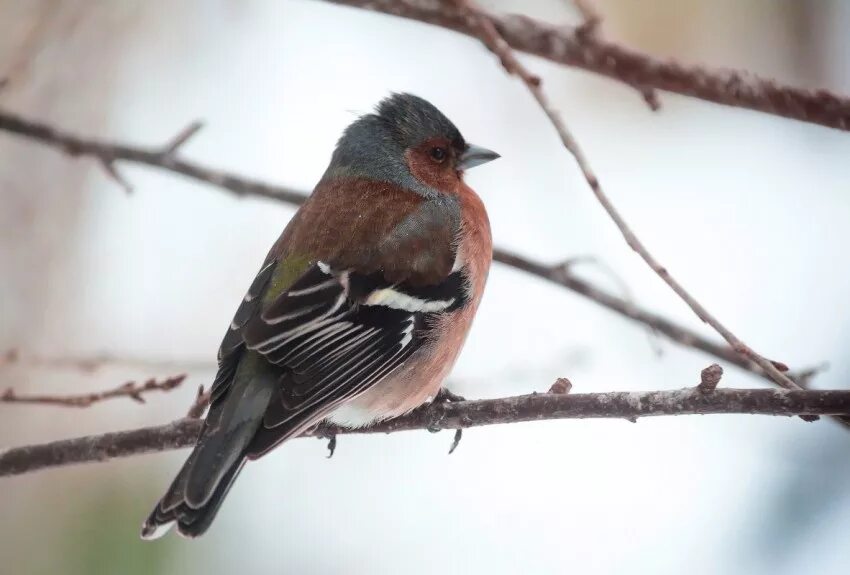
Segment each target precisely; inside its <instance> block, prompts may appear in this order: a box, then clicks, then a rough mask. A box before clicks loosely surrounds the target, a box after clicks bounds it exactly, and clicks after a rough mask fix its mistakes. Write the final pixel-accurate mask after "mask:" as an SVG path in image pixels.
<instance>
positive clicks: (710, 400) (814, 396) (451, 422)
mask: <svg viewBox="0 0 850 575" xmlns="http://www.w3.org/2000/svg"><path fill="white" fill-rule="evenodd" d="M720 413H723V414H734V413H738V414H743V413H746V414H757V415H774V416H775V415H785V416H789V415H839V414H842V415H850V390H841V391H786V390H774V389H717V390H715V391H714V392H712V393H702V392H701V391H699V390H697V389H696V388H687V389H681V390H675V391H645V392H610V393H578V394H567V395H564V394H549V393H542V394H532V395H521V396H517V397H506V398H501V399H484V400H476V401H461V402H442V403H435V404H430V405H427V406H425V407H423V408H420V409H418V410H416V411H413V412H411V413H410V414H408V415H405V416H402V417H398V418H396V419H391V420H388V421H385V422H382V423H379V424H377V425H374V426H372V427H368V428H364V429H353V430H352V429H346V428H340V427H334V426H328V425H320V426H319V427H317V428H316V429H313V430H310V431H309V432H307V433H306V434H305V435H304V436H311V437H322V438H327V437H333V436H336V435H343V434H354V433H358V434H359V433H396V432H399V431H411V430H417V429H419V430H421V429H427V430H442V429H466V428H470V427H479V426H484V425H496V424H502V423H519V422H525V421H542V420H548V419H585V418H608V419H629V420H633V419H636V418H638V417H654V416H662V415H693V414H720ZM202 426H203V422H202V421H201V420H198V419H189V418H186V419H181V420H178V421H175V422H173V423H169V424H166V425H160V426H156V427H147V428H143V429H134V430H132V431H121V432H117V433H106V434H103V435H92V436H86V437H78V438H74V439H64V440H60V441H53V442H51V443H45V444H41V445H30V446H25V447H15V448H11V449H6V450H5V451H0V477H2V476H10V475H20V474H22V473H28V472H32V471H37V470H40V469H45V468H49V467H59V466H63V465H71V464H75V463H87V462H93V461H108V460H110V459H115V458H119V457H129V456H132V455H140V454H144V453H153V452H159V451H166V450H171V449H179V448H183V447H190V446H192V445H194V443H195V440H196V439H197V436H198V433H199V432H200V430H201V428H202Z"/></svg>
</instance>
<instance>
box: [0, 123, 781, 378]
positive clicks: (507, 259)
mask: <svg viewBox="0 0 850 575" xmlns="http://www.w3.org/2000/svg"><path fill="white" fill-rule="evenodd" d="M0 131H6V132H8V133H12V134H16V135H19V136H22V137H24V138H27V139H30V140H33V141H36V142H39V143H41V144H44V145H46V146H49V147H52V148H56V149H58V150H60V151H63V152H66V153H69V152H68V148H69V147H70V148H71V149H73V150H74V151H75V155H77V156H89V157H92V158H100V157H106V158H113V159H115V160H121V161H126V162H135V163H140V164H144V165H147V166H151V167H154V168H157V169H161V170H165V171H169V172H173V173H177V174H181V175H184V176H186V177H188V178H190V179H193V180H197V181H201V182H206V183H208V184H211V185H213V186H216V187H218V188H221V189H223V190H225V191H228V192H231V193H233V194H235V195H236V196H239V197H247V196H253V197H261V198H270V199H273V200H277V201H280V202H284V203H289V204H295V205H299V204H301V203H302V202H303V201H304V200H305V199H306V197H307V196H306V194H304V193H303V192H299V191H297V190H293V189H290V188H284V187H280V186H275V185H271V184H267V183H264V182H260V181H258V180H254V179H250V178H246V177H243V176H238V175H236V174H233V173H230V172H225V171H222V170H216V169H213V168H208V167H205V166H201V165H198V164H194V163H191V162H187V161H185V160H180V159H177V158H174V157H173V156H168V155H165V154H163V153H162V151H161V150H159V151H156V152H152V151H150V150H149V149H146V148H137V147H132V146H128V145H126V144H118V143H110V142H106V141H103V140H98V139H94V138H83V137H80V136H77V135H74V134H71V133H69V132H65V131H63V130H60V129H58V128H55V127H53V126H49V125H47V124H43V123H40V122H35V121H32V120H27V119H24V118H21V117H19V116H15V115H13V114H8V113H4V112H2V111H0ZM493 260H494V261H496V262H499V263H501V264H503V265H506V266H509V267H511V268H514V269H516V270H519V271H522V272H525V273H528V274H531V275H534V276H536V277H538V278H541V279H545V280H547V281H549V282H552V283H554V284H557V285H559V286H561V287H564V288H566V289H569V290H571V291H573V292H575V293H577V294H579V295H581V296H583V297H586V298H587V299H589V300H591V301H593V302H594V303H597V304H599V305H601V306H603V307H605V308H607V309H609V310H611V311H614V312H616V313H618V314H620V315H622V316H624V317H627V318H629V319H632V320H634V321H636V322H639V323H642V324H644V325H647V326H649V327H650V328H651V329H653V330H655V331H657V332H658V333H661V334H663V335H665V336H666V337H668V338H669V339H670V340H671V341H673V342H676V343H678V344H680V345H683V346H686V347H691V348H694V349H698V350H701V351H703V352H705V353H708V354H710V355H713V356H714V357H716V358H718V359H722V360H723V361H725V362H727V363H731V364H734V365H736V366H738V367H740V368H742V369H745V370H747V371H750V372H752V373H755V374H757V375H760V376H762V377H766V375H765V372H764V371H763V370H762V369H761V368H760V367H759V366H758V365H756V364H755V363H754V362H752V361H751V360H750V359H748V358H745V357H742V356H741V355H739V354H737V353H735V352H734V351H733V350H732V348H731V347H728V346H726V345H723V344H721V343H717V342H714V341H712V340H710V339H708V338H706V337H704V336H702V335H700V334H698V333H697V332H695V331H693V330H691V329H688V328H686V327H684V326H682V325H679V324H677V323H675V322H672V321H670V320H669V319H667V318H665V317H662V316H660V315H658V314H655V313H652V312H650V311H649V310H645V309H642V308H640V307H638V306H636V305H634V304H633V303H631V302H629V301H626V300H624V299H622V298H619V297H617V296H614V295H612V294H610V293H609V292H607V291H606V290H604V289H601V288H599V287H598V286H596V285H595V284H593V283H591V282H588V281H586V280H583V279H581V278H580V277H578V276H577V275H575V274H573V273H571V270H569V269H564V267H563V266H561V265H548V264H544V263H540V262H536V261H534V260H531V259H529V258H526V257H524V256H521V255H519V254H516V253H513V252H510V251H508V250H505V249H500V248H498V247H496V248H495V249H494V251H493ZM104 357H106V358H108V356H104ZM107 361H109V359H107ZM767 379H768V380H770V378H769V377H767Z"/></svg>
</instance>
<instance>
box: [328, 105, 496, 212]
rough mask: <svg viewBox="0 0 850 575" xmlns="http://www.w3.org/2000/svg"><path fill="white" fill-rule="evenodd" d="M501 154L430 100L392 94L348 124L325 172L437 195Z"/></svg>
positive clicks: (329, 174) (449, 191)
mask: <svg viewBox="0 0 850 575" xmlns="http://www.w3.org/2000/svg"><path fill="white" fill-rule="evenodd" d="M498 157H499V154H497V153H496V152H492V151H490V150H487V149H486V148H481V147H479V146H474V145H472V144H468V143H467V142H466V140H464V138H463V136H462V135H461V133H460V131H459V130H458V129H457V127H455V125H454V124H453V123H452V122H451V121H450V120H449V119H448V118H446V117H445V116H444V115H443V113H442V112H440V111H439V110H438V109H437V108H436V107H435V106H433V105H432V104H431V103H429V102H428V101H426V100H424V99H422V98H420V97H418V96H414V95H412V94H393V95H392V96H390V97H388V98H385V99H384V100H382V101H381V102H380V103H379V104H378V106H377V107H376V109H375V112H374V113H372V114H366V115H364V116H362V117H360V118H359V119H358V120H357V121H355V122H354V123H353V124H351V125H350V126H349V127H348V128H347V129H346V130H345V132H344V133H343V135H342V137H341V138H340V140H339V142H338V143H337V147H336V150H335V151H334V155H333V158H332V159H331V164H330V166H329V168H328V171H327V172H326V174H325V178H329V177H330V178H337V177H343V176H352V177H366V178H371V179H375V180H380V181H386V182H390V183H394V184H397V185H401V186H403V187H405V188H408V189H410V190H412V191H414V192H416V193H419V194H421V195H424V196H432V195H433V194H435V193H452V192H453V191H455V190H456V189H457V187H458V185H459V184H460V182H461V180H462V178H463V173H464V171H465V170H468V169H469V168H473V167H475V166H480V165H481V164H484V163H486V162H489V161H491V160H495V159H496V158H498Z"/></svg>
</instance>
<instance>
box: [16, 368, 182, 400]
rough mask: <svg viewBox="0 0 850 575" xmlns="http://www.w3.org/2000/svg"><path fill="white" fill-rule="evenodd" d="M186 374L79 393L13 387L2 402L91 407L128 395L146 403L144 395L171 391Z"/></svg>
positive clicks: (129, 382)
mask: <svg viewBox="0 0 850 575" xmlns="http://www.w3.org/2000/svg"><path fill="white" fill-rule="evenodd" d="M185 379H186V374H181V375H175V376H173V377H167V378H165V379H163V380H161V381H157V380H156V378H150V379H148V380H147V381H145V382H144V383H137V382H135V381H128V382H127V383H123V384H121V385H119V386H118V387H114V388H112V389H107V390H106V391H97V392H93V393H85V394H79V395H31V394H23V395H22V394H19V393H17V392H16V391H15V390H14V389H12V388H11V387H10V388H8V389H7V390H6V391H5V392H3V393H2V394H0V403H32V404H40V405H57V406H62V407H89V406H90V405H92V404H94V403H98V402H101V401H104V400H106V399H115V398H116V397H127V398H130V399H132V400H133V401H136V402H138V403H145V398H144V397H143V395H144V394H145V393H150V392H152V391H171V390H172V389H174V388H176V387H178V386H179V385H180V384H181V383H183V380H185Z"/></svg>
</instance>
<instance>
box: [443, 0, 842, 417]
mask: <svg viewBox="0 0 850 575" xmlns="http://www.w3.org/2000/svg"><path fill="white" fill-rule="evenodd" d="M453 1H454V3H455V4H456V5H457V7H458V9H459V10H460V13H461V15H462V16H463V17H464V18H465V19H466V20H467V21H468V22H469V25H470V27H471V29H472V31H473V32H474V33H475V35H476V36H477V37H478V38H479V39H480V40H481V42H482V43H483V44H484V45H485V46H486V47H487V48H488V49H489V50H490V51H491V52H493V54H495V55H496V56H498V57H499V60H500V61H501V62H502V66H503V67H504V68H505V71H507V72H508V74H512V75H516V76H518V77H519V78H520V79H521V80H522V82H523V83H524V84H525V86H526V88H528V91H529V92H530V93H531V95H532V96H533V97H534V99H535V100H536V101H537V104H538V105H539V106H540V108H541V109H542V110H543V112H544V113H545V114H546V116H547V117H548V118H549V121H550V123H551V124H552V126H553V127H554V128H555V130H556V131H557V133H558V136H559V137H560V139H561V143H562V144H563V145H564V147H565V148H566V149H567V151H568V152H569V153H570V154H571V155H572V156H573V157H574V158H575V161H576V163H577V164H578V167H579V169H580V170H581V172H582V174H583V175H584V178H585V180H587V183H588V185H589V186H590V189H591V190H592V191H593V194H594V195H595V196H596V199H597V200H598V201H599V203H600V204H601V205H602V207H603V209H604V210H605V211H606V213H607V214H608V215H609V216H610V217H611V219H612V220H613V221H614V224H615V225H616V226H617V229H619V230H620V233H621V234H622V236H623V238H624V239H625V240H626V243H627V244H628V245H629V247H630V248H632V250H634V251H635V252H636V253H637V254H638V255H639V256H640V257H641V258H642V259H643V260H644V262H646V264H647V265H648V266H649V267H650V268H651V269H652V271H654V272H655V273H656V274H657V275H658V276H659V277H660V278H661V279H662V280H664V282H665V283H666V284H667V285H668V286H669V287H670V289H672V290H673V292H674V293H675V294H676V295H678V296H679V297H680V298H681V299H682V301H684V302H685V303H686V304H687V305H688V307H690V308H691V310H692V311H693V312H694V313H695V314H696V315H697V317H699V318H700V319H701V320H702V321H703V322H705V323H707V324H708V325H710V326H711V327H712V328H714V329H715V331H717V333H719V334H720V335H721V337H723V339H725V340H726V341H727V342H728V343H729V345H730V346H732V349H733V350H734V351H735V352H737V353H738V354H740V355H741V356H744V357H746V358H748V359H750V360H752V361H753V362H754V363H755V364H756V365H758V366H759V367H760V368H761V369H762V370H763V371H764V373H765V374H766V375H767V376H769V377H770V379H772V380H773V381H774V382H775V383H776V384H777V385H779V386H780V387H782V388H785V389H798V390H799V389H802V388H801V387H800V386H799V385H797V384H796V383H795V382H794V381H793V380H791V379H790V378H789V377H788V376H787V375H785V374H784V373H782V372H781V371H780V370H779V369H778V367H777V364H775V363H774V362H771V361H768V360H767V359H765V358H764V357H762V356H761V355H760V354H758V353H756V351H755V350H753V349H752V348H751V347H750V346H748V345H746V344H745V343H744V342H743V341H742V340H741V339H740V338H739V337H738V336H736V335H735V334H734V333H732V331H731V330H729V329H728V328H727V327H726V326H725V325H724V324H722V323H721V322H720V320H718V319H717V317H715V316H714V315H713V314H712V313H710V312H709V311H708V310H707V309H706V308H705V307H704V306H703V305H702V304H701V303H700V302H699V301H697V299H696V298H694V297H693V296H692V295H691V294H690V292H688V291H687V290H686V289H685V287H684V286H683V285H682V284H680V283H679V282H678V281H677V280H676V279H675V278H674V277H673V276H672V275H671V274H670V272H669V271H668V270H667V268H665V267H664V266H662V265H661V263H660V262H659V261H658V260H657V259H656V258H655V256H653V255H652V253H650V251H649V250H648V249H647V248H646V246H645V245H644V244H643V242H641V241H640V239H639V238H638V237H637V235H636V234H635V233H634V231H633V230H632V229H631V227H630V226H629V225H628V224H627V223H626V221H625V219H624V218H623V216H622V215H621V214H620V212H619V210H617V208H616V207H615V206H614V204H613V202H612V201H611V199H610V198H609V197H608V195H607V194H606V193H605V191H604V190H603V189H602V184H601V183H600V181H599V178H598V177H597V176H596V174H595V173H594V171H593V169H592V168H591V166H590V163H589V162H588V160H587V158H586V157H585V155H584V152H583V150H582V149H581V147H580V146H579V144H578V142H577V141H576V139H575V137H573V135H572V133H571V132H570V130H569V129H568V128H567V126H566V124H565V123H564V122H563V120H562V119H561V117H560V115H559V114H558V113H557V112H556V111H555V110H554V108H552V107H551V106H550V104H549V101H548V98H547V97H546V94H545V93H544V91H543V88H542V87H541V82H540V78H539V77H537V76H535V75H534V74H532V73H531V72H530V71H529V70H528V69H527V68H526V67H525V66H524V65H523V64H522V63H521V62H520V61H519V60H518V59H517V58H516V56H515V54H514V52H513V50H512V49H511V47H510V45H509V44H508V43H507V42H506V41H505V39H504V38H503V37H502V36H501V35H500V34H499V31H498V30H497V29H496V27H495V25H494V24H493V22H492V21H491V20H490V19H488V18H487V16H486V15H485V14H484V13H483V12H482V11H481V9H480V8H479V7H478V5H477V4H475V3H474V2H472V0H453ZM782 366H783V367H784V368H785V369H784V371H787V367H785V366H784V364H782ZM804 417H805V418H806V419H807V420H811V421H813V420H814V419H817V417H814V416H811V417H810V416H804ZM843 423H844V424H845V425H847V426H848V427H850V420H846V419H845V420H843Z"/></svg>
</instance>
